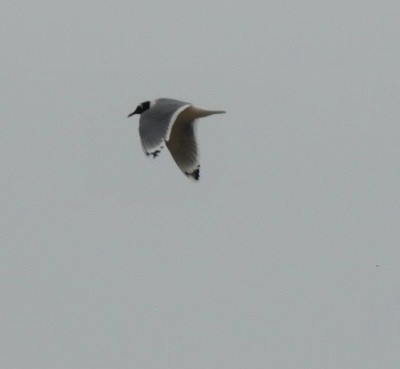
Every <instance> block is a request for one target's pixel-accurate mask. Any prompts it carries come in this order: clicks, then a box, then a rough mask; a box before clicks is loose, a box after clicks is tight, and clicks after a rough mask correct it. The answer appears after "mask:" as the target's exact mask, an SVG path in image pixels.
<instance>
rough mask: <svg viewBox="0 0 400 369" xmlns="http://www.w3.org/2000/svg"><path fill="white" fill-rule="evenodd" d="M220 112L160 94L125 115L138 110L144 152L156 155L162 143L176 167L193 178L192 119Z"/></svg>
mask: <svg viewBox="0 0 400 369" xmlns="http://www.w3.org/2000/svg"><path fill="white" fill-rule="evenodd" d="M222 113H225V111H222V110H205V109H200V108H196V107H195V106H193V105H192V104H190V103H187V102H184V101H179V100H174V99H166V98H162V99H157V100H153V101H145V102H142V103H141V104H140V105H138V106H137V107H136V110H135V111H134V112H132V113H130V114H129V115H128V118H129V117H131V116H132V115H134V114H140V119H139V135H140V139H141V141H142V147H143V150H144V152H145V154H146V155H147V156H152V157H154V158H155V157H157V155H158V154H159V153H160V152H161V150H162V149H163V147H164V144H165V145H166V146H167V148H168V150H169V151H170V153H171V155H172V157H173V159H174V160H175V163H176V164H177V165H178V167H179V169H180V170H181V171H182V172H183V173H184V174H186V176H188V177H190V178H192V179H194V180H196V181H197V180H198V179H199V178H200V163H199V158H198V149H197V143H196V136H195V121H196V119H197V118H202V117H207V116H208V115H212V114H222Z"/></svg>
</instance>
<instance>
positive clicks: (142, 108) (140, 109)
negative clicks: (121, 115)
mask: <svg viewBox="0 0 400 369" xmlns="http://www.w3.org/2000/svg"><path fill="white" fill-rule="evenodd" d="M150 105H151V102H150V101H145V102H142V103H141V104H140V105H138V106H137V107H136V110H135V111H134V112H132V113H130V114H129V115H128V118H129V117H131V116H132V115H134V114H142V113H143V112H144V111H146V110H147V109H149V108H150Z"/></svg>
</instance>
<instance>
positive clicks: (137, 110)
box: [128, 107, 139, 118]
mask: <svg viewBox="0 0 400 369" xmlns="http://www.w3.org/2000/svg"><path fill="white" fill-rule="evenodd" d="M134 114H139V107H137V108H136V110H135V111H133V112H132V113H130V114H129V115H128V118H129V117H131V116H132V115H134Z"/></svg>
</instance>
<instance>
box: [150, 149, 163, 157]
mask: <svg viewBox="0 0 400 369" xmlns="http://www.w3.org/2000/svg"><path fill="white" fill-rule="evenodd" d="M160 152H161V151H160V150H156V151H153V152H151V153H150V155H152V156H153V158H156V157H157V155H158V154H159V153H160Z"/></svg>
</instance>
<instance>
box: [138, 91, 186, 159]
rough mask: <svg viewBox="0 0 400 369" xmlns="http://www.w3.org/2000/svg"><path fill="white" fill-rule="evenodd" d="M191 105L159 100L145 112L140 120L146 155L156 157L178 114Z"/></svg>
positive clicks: (140, 130)
mask: <svg viewBox="0 0 400 369" xmlns="http://www.w3.org/2000/svg"><path fill="white" fill-rule="evenodd" d="M189 106H190V104H188V103H186V102H183V101H179V100H173V99H158V100H156V101H155V104H154V106H152V107H151V108H150V109H148V110H146V111H145V112H143V113H142V114H141V116H140V119H139V134H140V139H141V142H142V147H143V150H144V152H145V153H146V155H152V156H153V157H156V156H157V155H158V154H159V152H160V150H161V149H162V148H163V145H164V142H165V140H166V139H167V138H168V136H169V135H170V132H171V127H172V125H173V123H174V121H175V120H176V118H177V116H178V114H179V113H180V112H182V111H183V110H185V109H186V108H187V107H189Z"/></svg>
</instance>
